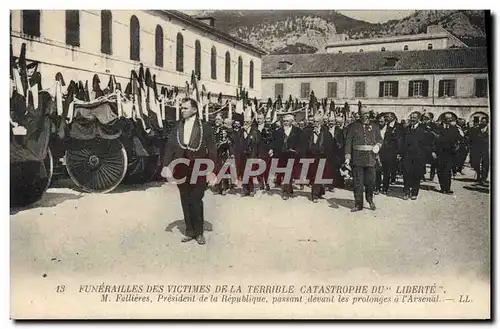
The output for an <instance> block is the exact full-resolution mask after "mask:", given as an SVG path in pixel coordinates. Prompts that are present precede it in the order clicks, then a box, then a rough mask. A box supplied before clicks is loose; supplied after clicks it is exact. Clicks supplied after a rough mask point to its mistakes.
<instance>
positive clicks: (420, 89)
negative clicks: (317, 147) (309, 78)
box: [274, 78, 488, 98]
mask: <svg viewBox="0 0 500 329" xmlns="http://www.w3.org/2000/svg"><path fill="white" fill-rule="evenodd" d="M474 89H475V92H474V93H475V96H476V97H487V95H488V80H487V79H483V78H478V79H475V88H474ZM274 94H275V98H278V96H279V97H281V98H283V96H284V88H283V83H277V84H275V86H274ZM310 94H311V84H310V83H308V82H305V83H301V85H300V97H301V98H309V96H310ZM455 95H456V80H454V79H443V80H440V81H439V86H438V97H453V96H455ZM316 96H318V95H316ZM398 96H399V82H398V81H380V82H379V97H398ZM428 96H429V81H428V80H412V81H410V83H409V86H408V97H428ZM326 97H327V98H337V82H327V88H326ZM354 97H359V98H364V97H366V92H365V82H364V81H356V82H355V84H354Z"/></svg>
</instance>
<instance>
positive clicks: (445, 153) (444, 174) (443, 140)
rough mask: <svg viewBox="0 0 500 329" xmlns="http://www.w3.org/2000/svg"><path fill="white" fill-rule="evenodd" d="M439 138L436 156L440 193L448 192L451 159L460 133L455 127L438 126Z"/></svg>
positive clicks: (455, 150)
mask: <svg viewBox="0 0 500 329" xmlns="http://www.w3.org/2000/svg"><path fill="white" fill-rule="evenodd" d="M438 134H439V136H438V137H437V139H436V147H435V148H436V154H437V172H438V179H439V185H440V186H441V191H444V192H446V191H450V188H451V171H452V168H453V159H454V156H455V154H456V152H457V151H458V141H459V139H460V133H459V132H458V129H457V127H454V126H452V125H448V128H447V129H446V128H444V125H443V126H439V129H438Z"/></svg>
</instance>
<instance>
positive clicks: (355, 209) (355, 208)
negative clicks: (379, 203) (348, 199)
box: [351, 206, 363, 212]
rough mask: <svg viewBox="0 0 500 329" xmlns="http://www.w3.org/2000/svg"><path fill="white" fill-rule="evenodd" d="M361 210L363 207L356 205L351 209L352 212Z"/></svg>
mask: <svg viewBox="0 0 500 329" xmlns="http://www.w3.org/2000/svg"><path fill="white" fill-rule="evenodd" d="M361 210H363V207H358V206H356V207H354V208H352V209H351V212H357V211H361Z"/></svg>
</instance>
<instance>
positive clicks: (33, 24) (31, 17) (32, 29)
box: [22, 10, 40, 37]
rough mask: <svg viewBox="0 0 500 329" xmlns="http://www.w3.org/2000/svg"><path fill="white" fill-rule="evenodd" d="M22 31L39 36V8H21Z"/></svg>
mask: <svg viewBox="0 0 500 329" xmlns="http://www.w3.org/2000/svg"><path fill="white" fill-rule="evenodd" d="M22 13H23V33H24V34H27V35H30V36H32V37H40V10H23V11H22Z"/></svg>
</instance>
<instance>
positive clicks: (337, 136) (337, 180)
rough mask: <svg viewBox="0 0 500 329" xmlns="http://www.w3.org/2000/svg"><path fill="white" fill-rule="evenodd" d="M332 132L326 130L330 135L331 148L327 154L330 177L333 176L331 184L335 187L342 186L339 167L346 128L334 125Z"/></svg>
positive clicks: (341, 160)
mask: <svg viewBox="0 0 500 329" xmlns="http://www.w3.org/2000/svg"><path fill="white" fill-rule="evenodd" d="M332 129H333V133H332V131H331V130H329V131H328V132H329V133H330V135H331V136H332V138H333V140H332V149H331V152H330V154H329V155H328V156H329V159H330V160H329V161H328V162H329V163H330V164H331V170H332V177H333V185H334V186H335V187H340V188H343V187H344V178H343V177H342V175H341V174H340V168H341V167H342V165H343V164H344V161H345V159H344V157H345V152H344V145H345V139H346V134H347V129H346V128H342V127H339V126H334V127H333V128H332Z"/></svg>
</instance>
